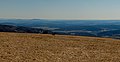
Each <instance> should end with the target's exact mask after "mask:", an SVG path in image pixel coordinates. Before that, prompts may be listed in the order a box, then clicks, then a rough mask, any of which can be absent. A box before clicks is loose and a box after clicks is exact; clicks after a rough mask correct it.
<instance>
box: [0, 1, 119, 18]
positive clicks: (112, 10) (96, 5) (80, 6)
mask: <svg viewBox="0 0 120 62" xmlns="http://www.w3.org/2000/svg"><path fill="white" fill-rule="evenodd" d="M0 18H18V19H19V18H27V19H28V18H39V19H40V18H45V19H120V0H0Z"/></svg>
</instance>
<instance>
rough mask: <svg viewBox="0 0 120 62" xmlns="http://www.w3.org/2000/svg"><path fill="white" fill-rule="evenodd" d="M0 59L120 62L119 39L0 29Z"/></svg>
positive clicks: (2, 61)
mask: <svg viewBox="0 0 120 62" xmlns="http://www.w3.org/2000/svg"><path fill="white" fill-rule="evenodd" d="M0 62H120V40H115V39H110V38H96V37H82V36H65V35H55V36H53V35H49V34H29V33H4V32H2V33H0Z"/></svg>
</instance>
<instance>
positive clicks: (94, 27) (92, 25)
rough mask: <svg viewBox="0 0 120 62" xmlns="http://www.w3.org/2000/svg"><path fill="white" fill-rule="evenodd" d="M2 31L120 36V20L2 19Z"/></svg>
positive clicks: (0, 29)
mask: <svg viewBox="0 0 120 62" xmlns="http://www.w3.org/2000/svg"><path fill="white" fill-rule="evenodd" d="M0 31H1V32H27V33H50V34H51V33H56V34H61V35H77V36H94V37H112V38H113V37H114V38H115V37H116V36H117V38H118V36H119V34H120V20H45V19H0Z"/></svg>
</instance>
